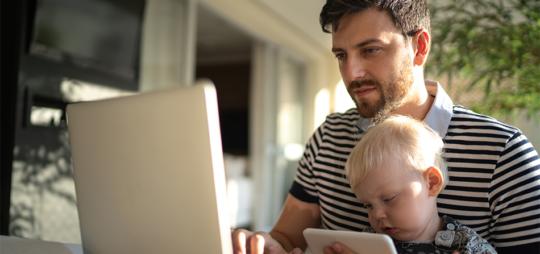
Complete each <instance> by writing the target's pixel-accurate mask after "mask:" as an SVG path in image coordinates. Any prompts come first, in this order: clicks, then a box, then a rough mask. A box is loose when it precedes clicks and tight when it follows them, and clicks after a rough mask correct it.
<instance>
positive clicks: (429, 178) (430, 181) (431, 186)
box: [422, 166, 444, 197]
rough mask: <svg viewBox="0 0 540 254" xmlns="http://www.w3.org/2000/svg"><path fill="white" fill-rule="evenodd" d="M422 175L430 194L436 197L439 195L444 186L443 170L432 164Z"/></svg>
mask: <svg viewBox="0 0 540 254" xmlns="http://www.w3.org/2000/svg"><path fill="white" fill-rule="evenodd" d="M422 175H423V178H424V182H425V183H426V186H427V188H428V193H429V196H433V197H435V196H437V195H439V193H440V192H441V191H442V188H443V186H444V179H443V176H442V174H441V171H440V170H439V169H437V168H436V167H434V166H431V167H429V168H427V169H426V170H425V171H424V173H422Z"/></svg>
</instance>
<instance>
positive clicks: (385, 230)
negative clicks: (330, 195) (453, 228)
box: [353, 162, 440, 241]
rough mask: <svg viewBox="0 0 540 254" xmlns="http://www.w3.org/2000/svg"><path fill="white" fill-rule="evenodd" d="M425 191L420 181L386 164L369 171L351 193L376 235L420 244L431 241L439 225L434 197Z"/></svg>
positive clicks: (410, 174)
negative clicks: (366, 215)
mask: <svg viewBox="0 0 540 254" xmlns="http://www.w3.org/2000/svg"><path fill="white" fill-rule="evenodd" d="M427 188H428V187H427V185H426V184H425V183H424V181H423V180H422V179H421V177H419V176H417V175H415V173H413V172H409V171H407V170H405V169H403V165H397V163H391V162H390V163H388V166H384V167H381V168H378V169H374V170H373V171H371V172H370V173H369V174H368V175H367V177H366V178H365V179H364V180H362V182H360V183H359V184H358V186H357V187H355V188H354V189H353V192H354V194H355V195H356V197H357V198H358V201H360V203H362V204H364V207H365V208H366V209H367V212H368V217H369V223H370V224H371V227H372V228H373V229H374V230H375V231H376V232H377V233H380V234H387V235H389V236H390V237H392V238H394V239H396V240H399V241H424V240H431V239H433V238H435V235H436V234H437V231H438V230H439V225H440V224H439V223H440V219H439V215H438V213H437V204H436V197H433V196H430V195H429V192H428V189H427Z"/></svg>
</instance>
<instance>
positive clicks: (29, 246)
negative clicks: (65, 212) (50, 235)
mask: <svg viewBox="0 0 540 254" xmlns="http://www.w3.org/2000/svg"><path fill="white" fill-rule="evenodd" d="M0 253H2V254H83V249H82V245H81V244H73V243H59V242H48V241H41V240H33V239H24V238H19V237H13V236H0Z"/></svg>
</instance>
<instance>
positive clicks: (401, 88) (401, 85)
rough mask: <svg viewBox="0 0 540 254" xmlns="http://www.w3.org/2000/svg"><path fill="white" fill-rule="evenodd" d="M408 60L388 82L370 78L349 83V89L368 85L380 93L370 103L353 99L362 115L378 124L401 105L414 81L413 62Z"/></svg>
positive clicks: (405, 59)
mask: <svg viewBox="0 0 540 254" xmlns="http://www.w3.org/2000/svg"><path fill="white" fill-rule="evenodd" d="M407 60H408V59H407V58H404V59H403V61H402V63H401V66H400V68H399V70H398V72H397V74H396V75H395V76H394V77H392V79H391V80H390V81H388V82H385V81H382V82H379V81H377V80H373V79H369V80H363V81H360V82H358V81H353V82H351V84H349V89H351V88H352V89H354V88H359V87H362V86H366V85H369V86H374V87H376V89H377V90H378V91H379V93H380V99H379V100H378V101H376V102H375V103H369V102H368V101H365V100H362V99H360V100H359V101H356V100H354V99H353V101H354V103H355V104H356V108H357V110H358V113H359V114H360V116H362V117H363V118H371V119H372V123H373V124H377V123H380V122H382V121H384V119H386V118H387V117H388V116H389V115H390V114H392V112H394V110H396V109H397V108H398V107H399V106H401V103H402V102H403V100H404V99H405V97H406V96H407V94H409V91H410V90H411V87H412V84H413V83H414V75H413V72H412V67H411V66H412V64H410V63H407ZM385 88H386V89H385ZM351 95H352V94H351ZM353 98H354V97H353Z"/></svg>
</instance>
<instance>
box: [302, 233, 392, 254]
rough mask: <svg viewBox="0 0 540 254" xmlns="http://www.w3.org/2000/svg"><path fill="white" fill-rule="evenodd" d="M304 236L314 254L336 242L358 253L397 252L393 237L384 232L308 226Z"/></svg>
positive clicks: (378, 253) (383, 253)
mask: <svg viewBox="0 0 540 254" xmlns="http://www.w3.org/2000/svg"><path fill="white" fill-rule="evenodd" d="M304 238H306V241H307V244H308V246H309V249H310V250H311V253H313V254H323V253H324V252H323V250H324V248H326V247H332V245H333V244H334V243H336V242H340V243H342V244H344V245H345V246H347V247H349V249H351V250H353V251H354V252H356V253H357V254H397V252H396V247H394V242H393V241H392V238H390V237H389V236H387V235H383V234H373V233H362V232H353V231H338V230H327V229H315V228H308V229H306V230H304Z"/></svg>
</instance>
